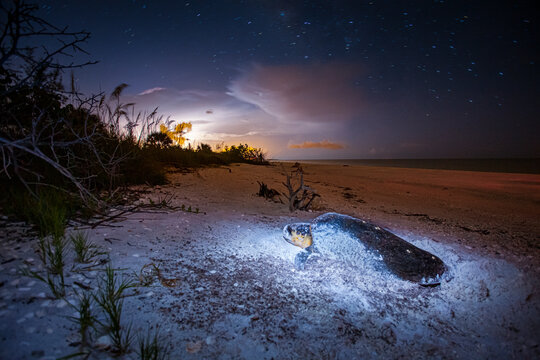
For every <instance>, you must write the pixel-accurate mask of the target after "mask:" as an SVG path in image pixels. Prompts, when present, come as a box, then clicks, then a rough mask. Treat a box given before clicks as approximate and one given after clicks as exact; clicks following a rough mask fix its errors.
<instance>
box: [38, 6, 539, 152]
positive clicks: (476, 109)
mask: <svg viewBox="0 0 540 360" xmlns="http://www.w3.org/2000/svg"><path fill="white" fill-rule="evenodd" d="M38 4H39V6H40V10H39V14H40V15H41V16H42V17H44V18H45V19H47V20H49V21H50V22H51V23H53V24H55V25H58V26H64V25H68V26H69V28H70V29H71V30H83V29H84V30H87V31H89V32H91V33H92V38H91V39H90V41H89V42H88V43H87V44H86V45H85V46H84V48H85V49H86V50H87V51H88V52H89V54H90V55H89V56H87V55H84V54H80V55H78V56H77V57H76V60H87V59H90V60H98V61H99V63H98V64H97V65H92V66H89V67H86V68H83V69H80V70H77V71H76V72H75V77H76V81H77V86H78V88H79V90H80V91H83V92H85V93H97V92H99V91H105V92H107V93H110V92H111V91H112V90H113V89H114V87H115V86H116V85H119V84H120V83H127V84H129V87H128V88H127V89H126V90H125V92H124V96H123V99H122V100H123V101H125V102H135V103H136V104H137V105H136V106H137V109H140V110H144V109H149V110H152V109H153V108H154V107H156V106H158V107H159V111H160V113H162V114H164V115H165V116H169V115H170V116H171V118H172V119H174V120H176V121H177V122H182V121H191V122H192V124H193V131H192V132H191V133H190V134H189V136H188V138H189V139H190V141H191V143H193V144H195V145H196V144H197V143H200V142H205V143H209V144H212V145H214V144H217V143H222V142H224V143H225V144H238V143H240V142H241V143H248V144H250V145H252V146H256V147H262V148H263V149H264V150H265V151H266V152H267V154H268V156H269V157H271V158H280V159H340V158H341V159H344V158H445V157H448V158H471V157H472V158H478V157H540V136H539V134H540V117H539V115H540V111H539V105H538V104H539V102H540V97H539V95H540V91H539V90H540V81H539V80H540V79H539V78H538V61H539V59H538V54H540V51H539V46H538V39H539V37H538V35H539V34H538V16H537V12H535V11H534V10H533V4H534V2H533V1H493V0H491V1H470V0H469V1H459V0H456V1H427V0H426V1H423V0H418V1H416V0H415V1H395V0H393V1H361V0H358V1H340V0H337V1H330V0H321V1H281V0H244V1H240V0H238V1H229V0H222V1H211V0H205V1H157V0H156V1H139V0H115V1H103V0H93V1H73V0H58V1H56V0H54V1H53V0H50V1H39V2H38Z"/></svg>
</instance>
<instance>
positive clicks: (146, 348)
mask: <svg viewBox="0 0 540 360" xmlns="http://www.w3.org/2000/svg"><path fill="white" fill-rule="evenodd" d="M138 345H139V346H138V348H137V350H136V352H137V355H139V359H141V360H166V359H169V358H170V351H171V347H170V344H169V343H167V342H165V341H164V340H163V336H162V335H161V333H160V331H159V328H156V329H155V330H154V331H150V330H148V332H147V333H146V335H144V336H143V335H139V338H138Z"/></svg>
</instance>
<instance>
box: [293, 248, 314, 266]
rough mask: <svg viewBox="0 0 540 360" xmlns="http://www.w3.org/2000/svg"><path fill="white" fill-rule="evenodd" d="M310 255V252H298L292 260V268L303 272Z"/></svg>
mask: <svg viewBox="0 0 540 360" xmlns="http://www.w3.org/2000/svg"><path fill="white" fill-rule="evenodd" d="M310 255H311V252H309V251H305V250H304V251H300V252H299V253H298V254H296V256H295V258H294V267H295V268H296V270H304V267H305V266H306V261H307V259H308V257H309V256H310Z"/></svg>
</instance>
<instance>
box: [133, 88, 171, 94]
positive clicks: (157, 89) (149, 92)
mask: <svg viewBox="0 0 540 360" xmlns="http://www.w3.org/2000/svg"><path fill="white" fill-rule="evenodd" d="M162 90H167V89H165V88H162V87H155V88H151V89H147V90H144V91H143V92H141V93H139V94H138V95H149V94H152V93H154V92H156V91H162Z"/></svg>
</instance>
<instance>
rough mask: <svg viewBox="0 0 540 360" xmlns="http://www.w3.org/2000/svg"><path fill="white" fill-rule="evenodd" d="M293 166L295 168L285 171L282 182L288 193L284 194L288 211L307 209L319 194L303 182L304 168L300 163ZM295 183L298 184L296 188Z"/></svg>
mask: <svg viewBox="0 0 540 360" xmlns="http://www.w3.org/2000/svg"><path fill="white" fill-rule="evenodd" d="M293 168H296V170H293V171H291V172H290V173H286V176H287V180H286V182H284V183H283V185H284V186H285V187H286V188H287V191H288V195H285V196H286V197H287V199H288V200H289V211H291V212H293V211H295V210H308V208H309V206H310V205H311V203H312V202H313V200H314V199H315V198H316V197H319V196H320V195H319V194H317V192H316V191H315V190H314V189H313V188H311V187H309V186H307V185H305V184H304V170H303V169H302V167H301V166H300V164H298V163H296V164H294V166H293ZM295 184H297V185H298V187H296V189H295Z"/></svg>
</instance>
